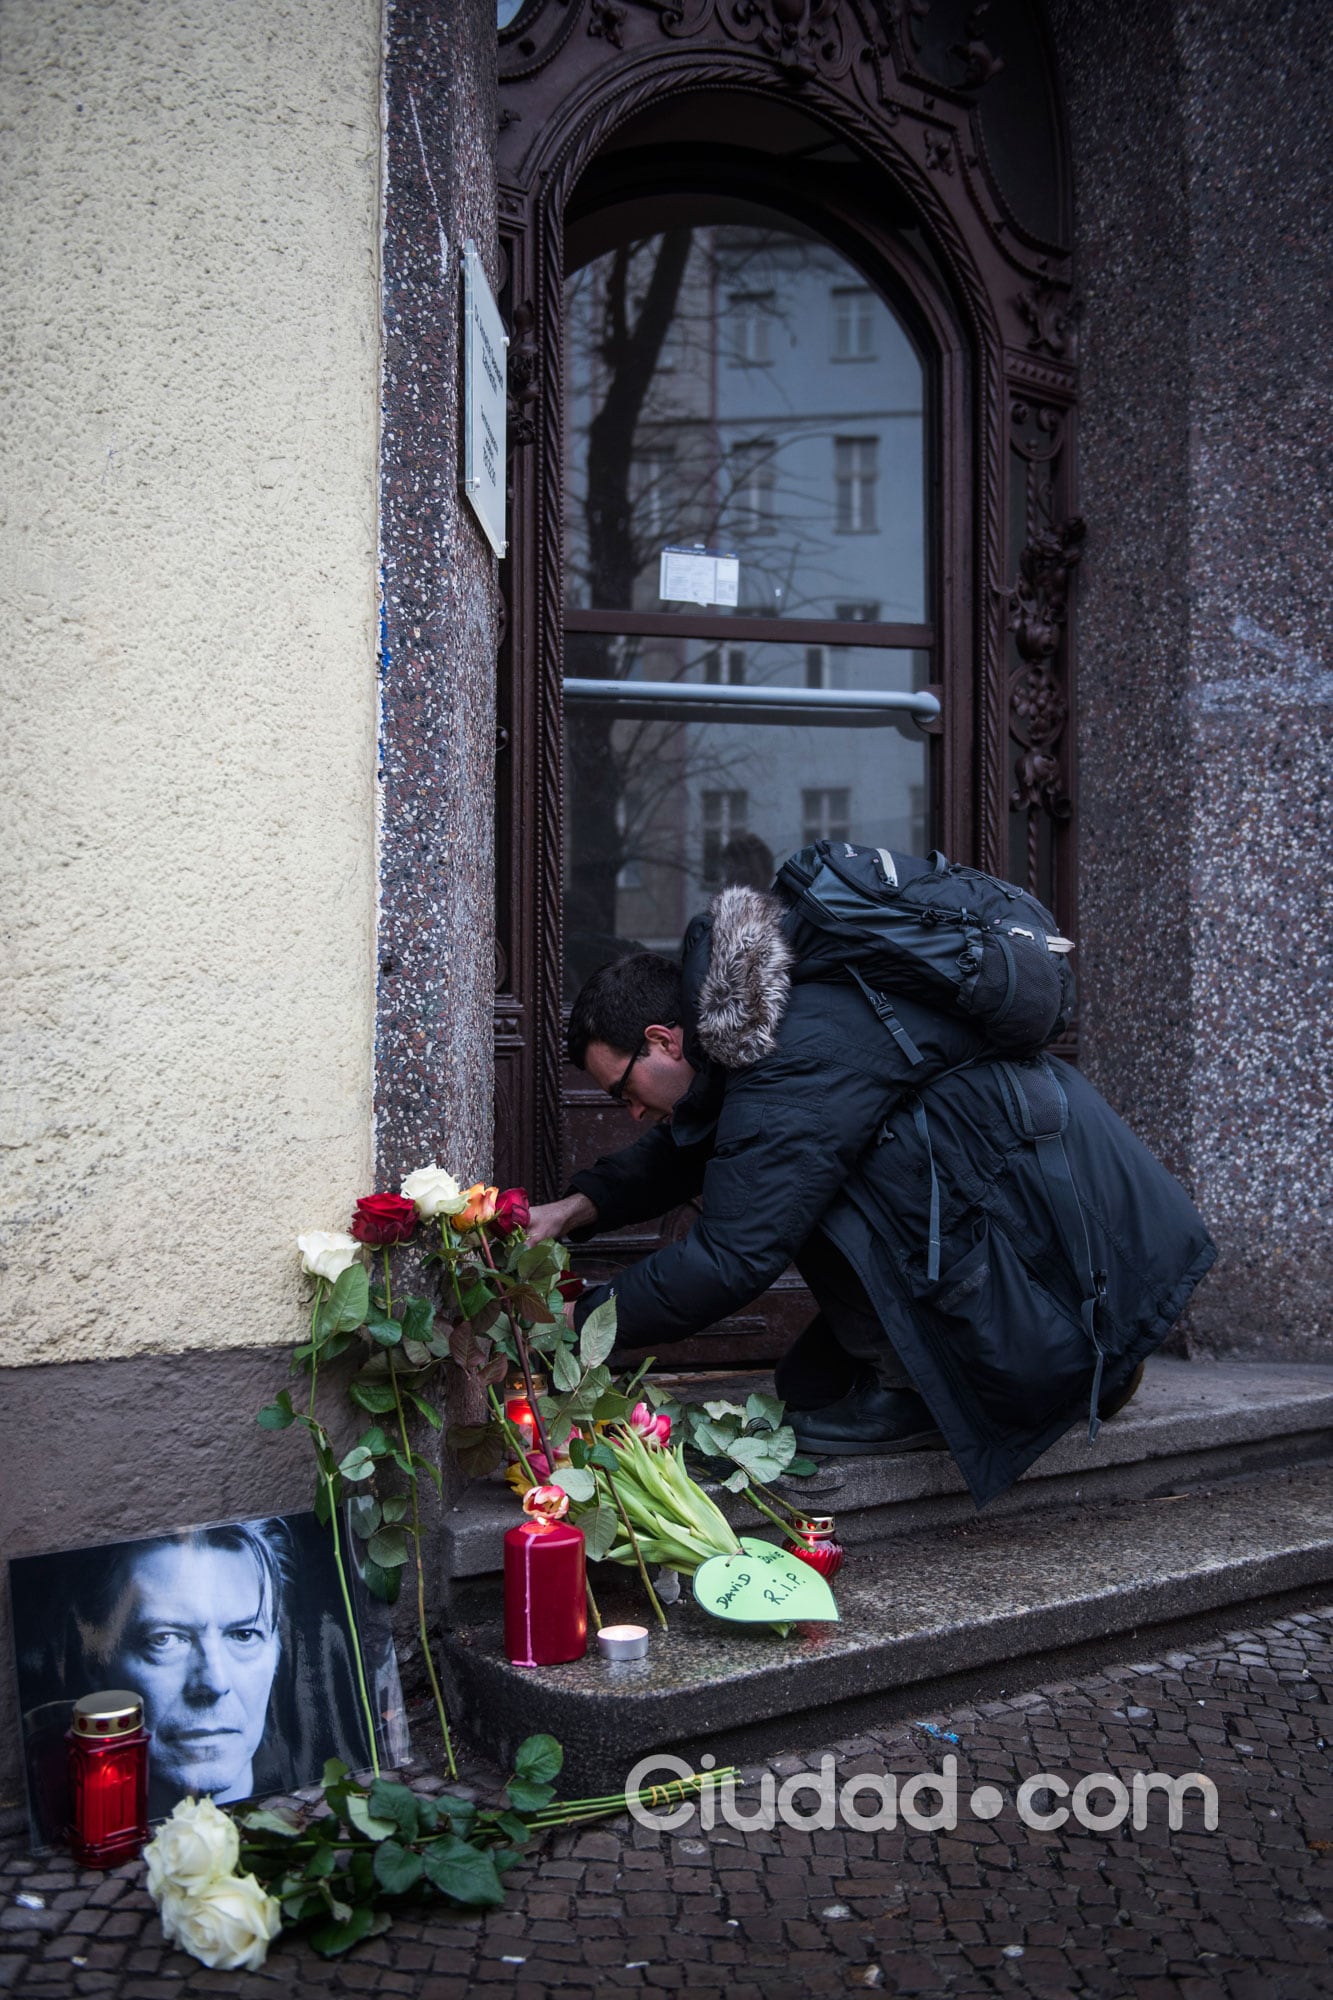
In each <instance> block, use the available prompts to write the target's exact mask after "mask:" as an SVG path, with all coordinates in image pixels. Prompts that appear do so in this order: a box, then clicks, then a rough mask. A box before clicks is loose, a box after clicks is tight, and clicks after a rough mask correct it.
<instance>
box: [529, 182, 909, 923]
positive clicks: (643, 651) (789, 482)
mask: <svg viewBox="0 0 1333 2000" xmlns="http://www.w3.org/2000/svg"><path fill="white" fill-rule="evenodd" d="M756 218H757V219H756V220H755V221H754V222H753V223H751V222H745V223H742V222H738V221H732V222H727V223H725V224H722V223H714V224H712V225H709V226H701V227H696V228H694V229H692V230H688V231H687V230H676V231H672V232H668V233H667V234H665V235H662V236H657V237H653V238H650V239H648V240H646V241H643V242H640V243H638V244H634V245H630V246H627V247H625V248H623V249H621V250H618V251H612V252H609V253H607V254H606V255H604V256H602V257H599V258H597V259H596V260H594V261H593V262H592V263H590V264H588V265H586V266H584V267H583V268H582V269H581V270H579V271H577V272H576V273H575V274H574V275H573V276H572V277H571V279H570V281H569V285H568V288H567V305H568V317H567V348H566V354H567V362H566V368H567V388H566V412H567V430H566V444H565V460H566V462H565V488H566V514H565V551H564V559H565V577H566V601H567V603H568V605H569V606H570V607H571V609H572V610H578V609H587V610H596V611H604V612H619V613H624V614H628V615H627V617H626V629H625V632H624V633H623V634H622V635H619V636H616V637H614V638H613V637H609V636H607V635H606V634H604V633H587V632H579V631H577V630H571V631H570V632H569V634H568V636H567V642H566V658H565V671H566V673H567V674H569V675H571V676H574V677H578V678H598V679H602V678H611V679H628V678H632V679H635V680H642V681H652V682H675V683H679V682H703V683H705V684H710V685H715V686H718V687H719V688H721V687H727V686H748V687H762V686H774V687H791V688H801V689H809V690H812V691H813V690H817V691H825V690H831V689H872V688H912V687H918V686H921V685H923V684H924V683H925V682H926V681H928V680H931V679H936V678H938V674H937V673H935V672H933V671H932V669H931V666H930V659H929V655H927V654H925V653H920V652H908V651H902V650H898V651H891V650H888V649H885V648H883V647H873V646H857V645H847V644H845V643H842V642H841V640H839V641H837V642H834V641H832V640H830V641H829V642H827V643H820V642H818V641H817V640H816V639H814V638H813V637H806V636H804V635H803V637H802V639H801V642H800V643H792V642H790V641H786V640H784V638H783V628H784V625H785V624H787V623H788V622H789V621H791V620H794V619H800V620H802V621H821V622H822V621H834V620H837V621H839V622H842V623H851V624H863V623H864V624H871V623H875V622H884V623H897V624H907V623H910V624H920V623H924V622H925V620H926V612H927V585H926V571H927V549H926V534H927V529H926V513H925V441H924V428H923V409H924V401H925V398H924V382H923V373H922V367H921V363H920V361H919V359H918V357H917V355H916V352H915V350H914V348H913V346H912V344H911V342H910V341H909V339H908V337H907V334H906V332H905V331H904V329H903V327H902V325H901V323H900V322H899V321H898V319H897V318H896V316H895V315H894V313H893V312H892V310H891V309H890V307H889V306H888V304H887V303H886V302H885V301H884V300H883V299H882V298H881V297H880V296H879V294H878V293H877V292H875V291H874V290H873V289H872V288H871V287H870V286H869V285H867V284H866V283H865V281H864V279H863V278H862V277H861V275H860V273H859V272H857V271H856V270H855V269H854V268H853V267H852V266H851V265H850V264H848V263H847V261H846V260H845V259H844V258H843V257H842V256H841V255H840V254H839V253H838V252H837V251H835V250H833V249H832V248H831V247H830V246H829V245H827V244H825V243H821V242H819V241H817V240H815V239H813V238H809V237H805V236H803V235H801V234H800V233H799V231H797V230H795V229H794V228H793V227H792V226H791V225H790V224H789V223H788V222H786V221H785V220H784V221H783V222H782V223H780V224H778V223H775V224H774V225H773V226H771V227H770V226H768V224H767V223H766V222H764V221H763V220H761V219H758V217H757V212H756ZM834 362H839V363H856V364H857V365H856V366H855V367H842V366H837V367H835V366H833V365H831V364H832V363H834ZM668 364H669V365H668ZM665 546H673V547H675V546H685V547H691V546H699V547H702V548H705V549H709V550H713V551H717V552H722V553H734V554H735V555H736V556H737V557H738V559H739V564H740V588H739V602H738V604H737V606H736V615H738V616H741V617H748V618H754V617H756V616H761V617H763V618H764V619H765V620H766V621H771V628H772V637H771V639H765V640H763V641H762V642H760V641H756V640H755V639H753V638H752V637H750V636H749V635H747V638H746V640H745V642H744V643H743V644H742V643H734V644H733V643H729V642H726V641H725V640H723V639H721V638H720V637H717V636H713V637H710V638H696V637H690V638H686V637H685V636H684V634H683V633H682V634H681V635H680V636H678V637H677V636H674V635H672V634H671V633H670V632H668V633H666V634H661V633H658V634H654V635H652V636H644V635H636V634H634V633H633V631H632V614H633V613H635V612H646V613H652V614H654V615H655V616H659V617H660V615H661V614H662V613H664V612H667V613H675V614H679V615H683V616H697V615H699V614H700V613H701V612H702V611H703V610H704V609H705V607H700V606H696V605H684V604H668V603H664V602H663V601H662V599H661V597H660V596H659V594H658V592H659V574H660V570H659V566H660V557H661V551H662V549H663V547H665ZM710 615H711V616H712V617H713V618H714V619H717V620H719V621H721V620H724V619H725V618H726V617H727V616H728V615H730V614H729V613H727V612H724V611H721V610H718V609H716V608H714V609H712V611H711V614H710ZM706 716H707V711H706V710H700V709H699V708H697V707H696V708H692V709H691V710H690V711H689V712H688V713H686V712H684V711H683V710H682V714H681V719H680V720H679V721H677V720H675V719H674V718H672V717H667V716H663V717H656V716H655V717H654V719H651V720H644V719H631V718H629V717H626V716H624V715H621V716H617V713H616V710H615V708H614V705H613V704H612V703H610V702H608V703H607V704H606V705H605V706H603V705H602V704H601V703H600V702H598V703H596V704H594V705H591V706H589V705H585V704H580V705H579V707H578V708H577V709H571V710H570V713H569V717H568V735H567V751H566V770H567V796H566V814H567V817H566V827H567V835H566V849H567V852H566V885H567V893H568V895H569V898H570V902H569V910H568V919H569V922H570V923H571V924H574V925H576V926H578V925H580V924H582V925H584V926H585V927H587V928H588V929H589V930H590V931H591V930H595V931H596V932H597V933H598V934H599V936H601V937H602V938H603V939H605V938H607V937H612V938H614V937H619V938H633V939H635V940H637V941H640V942H643V943H646V944H657V945H668V946H670V945H674V943H675V941H676V939H677V938H678V937H679V934H680V930H681V927H682V925H683V923H684V921H685V920H686V918H687V917H688V916H689V914H690V913H691V911H692V910H693V909H695V908H697V907H698V906H699V905H700V904H701V903H702V902H703V901H704V899H705V897H706V896H707V895H708V894H709V893H711V892H712V891H713V890H714V889H715V888H716V887H717V886H719V884H720V883H721V881H722V880H723V879H724V875H725V870H724V865H723V860H722V855H723V850H724V848H726V847H727V845H728V843H729V842H731V841H734V839H735V837H736V836H737V835H738V834H739V833H742V832H743V833H745V834H746V835H747V836H749V837H750V838H751V839H752V840H753V842H755V843H757V849H758V851H762V852H763V853H765V854H770V855H771V856H772V857H773V858H774V860H775V862H776V863H780V862H781V861H782V860H783V859H784V858H785V857H786V855H788V854H789V853H791V852H792V851H793V849H795V848H796V847H798V846H800V845H803V844H804V843H805V842H807V841H809V840H811V839H815V838H822V837H828V838H850V839H853V840H862V841H868V842H870V843H872V844H874V845H887V846H893V847H898V848H906V849H909V850H918V851H919V850H920V849H922V848H923V847H925V846H926V845H928V829H927V813H928V773H927V756H926V749H927V746H926V742H925V739H924V738H923V737H922V736H921V735H920V733H919V732H918V730H917V729H916V727H915V725H914V724H913V723H911V722H910V721H908V720H906V719H905V718H904V719H902V720H900V721H898V722H895V723H892V724H890V725H888V726H881V727H856V728H853V727H849V726H847V725H845V724H839V725H837V726H833V727H823V726H815V725H813V724H810V723H808V722H806V721H805V720H803V719H801V720H795V721H793V722H792V723H790V724H786V723H783V724H772V723H764V724H755V723H749V722H744V721H739V720H726V721H720V720H719V721H713V720H708V719H706ZM747 866H748V867H749V868H750V869H751V870H753V867H754V866H755V859H754V855H753V854H751V855H750V856H749V858H748V862H747ZM726 879H731V878H730V877H729V876H727V878H726ZM594 919H595V921H594Z"/></svg>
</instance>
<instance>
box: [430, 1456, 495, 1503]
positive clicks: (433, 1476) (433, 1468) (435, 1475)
mask: <svg viewBox="0 0 1333 2000" xmlns="http://www.w3.org/2000/svg"><path fill="white" fill-rule="evenodd" d="M502 1449H503V1445H502ZM412 1470H413V1472H424V1473H425V1474H426V1477H427V1478H428V1479H430V1480H432V1481H433V1482H434V1486H435V1491H436V1492H437V1493H438V1494H439V1496H440V1498H441V1499H443V1498H444V1475H443V1474H442V1473H441V1471H440V1468H439V1466H438V1465H432V1464H431V1462H430V1460H429V1459H428V1458H423V1457H422V1456H421V1453H420V1452H419V1451H414V1452H413V1453H412Z"/></svg>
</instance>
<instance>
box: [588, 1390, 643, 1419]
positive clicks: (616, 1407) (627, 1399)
mask: <svg viewBox="0 0 1333 2000" xmlns="http://www.w3.org/2000/svg"><path fill="white" fill-rule="evenodd" d="M635 1400H636V1399H635V1398H634V1397H633V1396H622V1395H620V1394H619V1393H618V1392H617V1391H616V1390H615V1389H608V1390H607V1391H606V1393H605V1394H604V1395H601V1396H599V1397H598V1398H597V1401H596V1403H595V1404H594V1405H593V1412H592V1420H593V1422H594V1423H595V1424H623V1423H624V1421H625V1419H626V1418H627V1417H628V1416H629V1413H630V1411H631V1410H632V1409H633V1408H634V1404H635Z"/></svg>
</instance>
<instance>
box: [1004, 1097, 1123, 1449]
mask: <svg viewBox="0 0 1333 2000" xmlns="http://www.w3.org/2000/svg"><path fill="white" fill-rule="evenodd" d="M997 1068H998V1070H999V1073H1000V1076H1001V1077H1002V1079H1003V1081H1004V1084H1005V1086H1006V1096H1007V1097H1008V1099H1009V1103H1010V1108H1011V1111H1012V1112H1013V1113H1014V1114H1015V1119H1014V1122H1015V1125H1016V1127H1017V1129H1018V1130H1019V1131H1020V1132H1021V1133H1022V1134H1023V1137H1024V1138H1025V1139H1029V1140H1030V1141H1031V1142H1032V1145H1033V1146H1034V1148H1035V1150H1036V1154H1037V1165H1038V1167H1039V1168H1040V1170H1041V1177H1042V1181H1043V1183H1044V1185H1045V1188H1046V1197H1047V1200H1048V1201H1049V1202H1050V1205H1051V1214H1052V1215H1053V1216H1054V1218H1055V1225H1056V1228H1057V1230H1058V1231H1059V1234H1060V1241H1061V1244H1062V1246H1063V1249H1064V1253H1065V1257H1066V1259H1067V1260H1068V1262H1069V1265H1070V1268H1071V1270H1072V1271H1073V1273H1074V1277H1075V1279H1076V1280H1077V1283H1078V1288H1079V1290H1080V1292H1081V1293H1082V1295H1083V1297H1082V1304H1081V1305H1080V1307H1079V1316H1080V1318H1081V1319H1082V1321H1083V1331H1084V1332H1085V1333H1086V1334H1087V1336H1088V1339H1089V1341H1090V1342H1091V1343H1092V1349H1093V1352H1094V1353H1095V1355H1096V1356H1097V1362H1096V1366H1095V1367H1094V1369H1093V1372H1092V1395H1091V1399H1090V1402H1089V1407H1088V1443H1089V1444H1091V1443H1092V1441H1093V1439H1094V1438H1095V1437H1096V1435H1097V1433H1098V1431H1099V1430H1100V1429H1101V1417H1100V1416H1099V1415H1098V1411H1097V1405H1098V1403H1099V1401H1100V1400H1101V1388H1102V1370H1103V1368H1104V1366H1105V1363H1106V1351H1105V1349H1104V1348H1103V1346H1102V1343H1101V1340H1100V1338H1099V1336H1098V1332H1097V1316H1098V1309H1099V1307H1100V1306H1101V1303H1102V1300H1103V1299H1104V1297H1105V1295H1106V1274H1105V1272H1104V1271H1094V1270H1093V1268H1092V1244H1091V1242H1090V1241H1089V1238H1088V1223H1087V1217H1086V1216H1085V1215H1084V1213H1083V1204H1082V1202H1081V1201H1080V1200H1079V1198H1078V1189H1077V1188H1076V1187H1075V1185H1074V1175H1073V1170H1072V1168H1071V1167H1070V1164H1069V1155H1068V1153H1067V1152H1066V1151H1065V1142H1064V1139H1063V1138H1062V1136H1061V1135H1062V1133H1063V1132H1064V1130H1065V1127H1066V1126H1067V1125H1068V1123H1069V1100H1068V1098H1067V1097H1066V1096H1065V1093H1064V1088H1063V1086H1062V1084H1061V1082H1060V1079H1059V1077H1058V1076H1057V1075H1056V1074H1055V1071H1054V1070H1053V1069H1052V1068H1051V1066H1050V1064H1049V1063H1047V1062H1044V1061H1043V1062H1042V1063H1041V1065H1040V1068H1039V1069H1029V1071H1028V1073H1027V1075H1026V1076H1025V1075H1024V1073H1023V1072H1022V1071H1021V1070H1020V1069H1019V1068H1018V1067H1017V1065H1016V1064H1014V1063H1010V1062H1001V1063H999V1064H998V1065H997Z"/></svg>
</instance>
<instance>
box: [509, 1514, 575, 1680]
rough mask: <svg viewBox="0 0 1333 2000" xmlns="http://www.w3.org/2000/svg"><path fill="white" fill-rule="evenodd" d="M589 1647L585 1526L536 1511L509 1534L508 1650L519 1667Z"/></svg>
mask: <svg viewBox="0 0 1333 2000" xmlns="http://www.w3.org/2000/svg"><path fill="white" fill-rule="evenodd" d="M551 1490H552V1489H551V1488H549V1487H537V1488H536V1489H535V1491H537V1492H538V1493H542V1492H550V1491H551ZM587 1648H588V1584H587V1572H586V1568H585V1561H584V1549H583V1530H582V1529H581V1528H575V1527H572V1526H571V1525H570V1524H569V1523H568V1522H567V1521H552V1520H546V1519H544V1518H543V1517H542V1516H541V1515H540V1514H534V1515H533V1516H532V1518H531V1519H530V1520H527V1521H522V1522H520V1523H519V1525H518V1527H516V1528H511V1529H510V1530H509V1532H508V1534H507V1535H506V1536H505V1652H506V1653H507V1654H508V1656H509V1658H510V1659H511V1660H512V1661H513V1663H514V1665H515V1666H516V1667H554V1666H558V1665H559V1664H560V1663H561V1661H563V1660H581V1659H582V1658H583V1655H584V1653H585V1652H586V1651H587Z"/></svg>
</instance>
